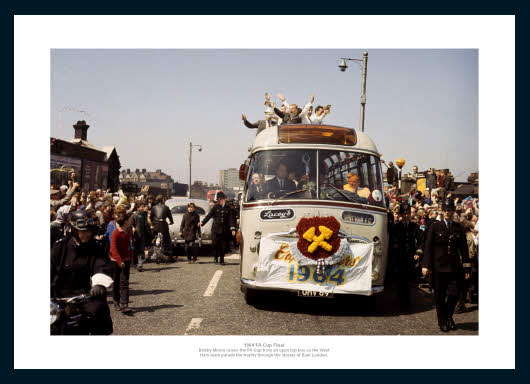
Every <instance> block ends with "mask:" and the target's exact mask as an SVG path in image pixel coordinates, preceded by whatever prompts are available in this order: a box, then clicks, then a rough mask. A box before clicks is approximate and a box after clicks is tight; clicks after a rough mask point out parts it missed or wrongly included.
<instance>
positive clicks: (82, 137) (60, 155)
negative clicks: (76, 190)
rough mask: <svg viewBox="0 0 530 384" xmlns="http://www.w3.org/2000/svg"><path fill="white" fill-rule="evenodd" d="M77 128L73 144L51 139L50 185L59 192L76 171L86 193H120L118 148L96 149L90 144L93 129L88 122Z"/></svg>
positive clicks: (76, 177)
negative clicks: (89, 139) (90, 131)
mask: <svg viewBox="0 0 530 384" xmlns="http://www.w3.org/2000/svg"><path fill="white" fill-rule="evenodd" d="M73 127H74V139H73V140H72V141H67V140H62V139H58V138H54V137H52V138H50V170H51V172H50V184H52V185H54V187H55V188H57V187H59V186H60V185H66V184H67V183H68V179H69V178H70V176H71V172H72V171H73V172H74V173H75V175H74V177H75V181H77V182H78V183H79V184H80V186H81V189H82V190H85V191H88V190H95V189H98V188H101V189H107V188H110V189H111V191H116V190H117V188H118V184H119V180H118V175H119V171H120V167H121V164H120V159H119V156H118V153H117V151H116V148H115V147H104V148H103V149H99V148H97V147H95V146H94V145H92V144H91V143H90V142H89V141H88V140H87V131H88V128H89V127H90V126H89V125H87V124H86V122H85V121H84V120H81V121H78V122H77V123H76V124H74V125H73Z"/></svg>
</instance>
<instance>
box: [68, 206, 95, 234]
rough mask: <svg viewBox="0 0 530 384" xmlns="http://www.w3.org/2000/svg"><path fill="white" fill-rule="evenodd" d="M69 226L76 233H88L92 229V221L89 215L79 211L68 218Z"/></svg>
mask: <svg viewBox="0 0 530 384" xmlns="http://www.w3.org/2000/svg"><path fill="white" fill-rule="evenodd" d="M70 225H71V226H72V228H75V229H77V230H78V231H90V230H92V229H93V227H94V220H93V219H92V216H91V215H90V213H88V212H87V211H85V210H79V211H75V212H74V213H72V215H71V216H70Z"/></svg>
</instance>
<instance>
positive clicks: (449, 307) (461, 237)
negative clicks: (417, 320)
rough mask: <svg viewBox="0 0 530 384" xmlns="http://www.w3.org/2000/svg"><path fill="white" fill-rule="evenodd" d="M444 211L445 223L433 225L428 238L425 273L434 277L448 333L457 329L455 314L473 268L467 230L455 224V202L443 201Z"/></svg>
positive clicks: (441, 324) (443, 326)
mask: <svg viewBox="0 0 530 384" xmlns="http://www.w3.org/2000/svg"><path fill="white" fill-rule="evenodd" d="M442 211H443V216H444V218H443V220H442V221H436V222H434V223H432V224H431V226H430V228H429V230H428V232H427V235H426V238H425V249H424V256H423V260H422V267H423V268H422V273H423V275H427V274H428V273H432V286H433V288H434V295H435V300H436V314H437V316H438V326H439V327H440V329H441V330H442V331H443V332H449V330H451V329H456V324H455V322H454V320H453V313H454V311H455V307H456V304H457V302H458V298H459V294H460V292H461V289H462V282H463V278H465V279H469V274H470V270H471V264H470V261H469V254H468V248H467V242H466V235H465V233H464V230H463V229H462V227H461V226H460V224H459V223H457V222H454V221H453V214H454V211H455V206H454V202H453V199H451V198H446V199H444V201H443V202H442Z"/></svg>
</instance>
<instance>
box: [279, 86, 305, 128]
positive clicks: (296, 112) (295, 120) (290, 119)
mask: <svg viewBox="0 0 530 384" xmlns="http://www.w3.org/2000/svg"><path fill="white" fill-rule="evenodd" d="M278 98H279V99H280V100H281V101H283V102H285V97H284V96H283V95H282V94H281V93H278ZM274 112H275V113H276V114H277V115H278V116H280V117H281V118H282V122H283V124H300V123H301V122H302V118H301V117H300V113H301V112H302V110H301V109H300V108H298V105H296V104H289V110H288V112H282V111H281V110H279V109H278V108H274Z"/></svg>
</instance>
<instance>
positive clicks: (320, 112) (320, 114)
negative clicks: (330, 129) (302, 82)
mask: <svg viewBox="0 0 530 384" xmlns="http://www.w3.org/2000/svg"><path fill="white" fill-rule="evenodd" d="M314 101H315V94H314V93H313V94H312V95H311V100H310V101H309V102H308V103H307V104H306V105H305V106H304V108H303V109H302V112H301V113H300V117H301V118H302V123H303V124H322V119H324V117H326V115H327V114H328V113H329V112H330V109H331V105H326V106H325V107H323V106H321V105H319V106H318V107H316V109H315V113H314V114H313V102H314Z"/></svg>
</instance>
